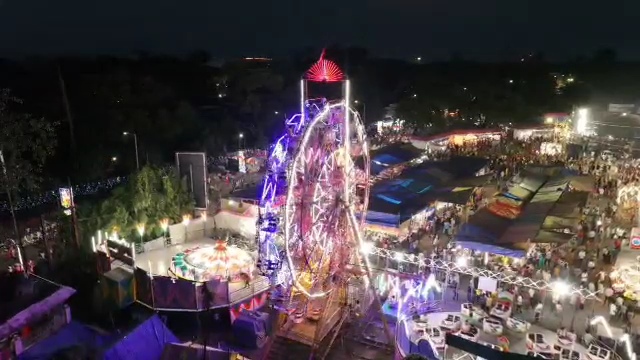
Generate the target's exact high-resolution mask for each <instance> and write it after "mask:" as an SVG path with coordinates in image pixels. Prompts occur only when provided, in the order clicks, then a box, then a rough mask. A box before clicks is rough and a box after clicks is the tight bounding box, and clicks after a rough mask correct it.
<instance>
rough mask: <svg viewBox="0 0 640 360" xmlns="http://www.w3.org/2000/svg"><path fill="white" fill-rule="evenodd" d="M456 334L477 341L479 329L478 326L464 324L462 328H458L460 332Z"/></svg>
mask: <svg viewBox="0 0 640 360" xmlns="http://www.w3.org/2000/svg"><path fill="white" fill-rule="evenodd" d="M465 327H466V329H465ZM458 336H460V337H461V338H463V339H466V340H469V341H474V342H475V341H478V336H480V330H478V328H477V327H475V326H473V325H470V324H466V325H465V326H463V327H462V330H460V332H459V333H458Z"/></svg>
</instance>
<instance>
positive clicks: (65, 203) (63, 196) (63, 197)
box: [58, 188, 73, 215]
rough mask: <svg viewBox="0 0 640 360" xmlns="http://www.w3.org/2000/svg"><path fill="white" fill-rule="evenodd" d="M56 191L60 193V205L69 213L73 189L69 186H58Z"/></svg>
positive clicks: (71, 205)
mask: <svg viewBox="0 0 640 360" xmlns="http://www.w3.org/2000/svg"><path fill="white" fill-rule="evenodd" d="M58 193H59V194H60V206H62V209H63V210H64V213H65V214H67V215H71V208H72V207H73V190H72V189H71V188H60V189H59V190H58Z"/></svg>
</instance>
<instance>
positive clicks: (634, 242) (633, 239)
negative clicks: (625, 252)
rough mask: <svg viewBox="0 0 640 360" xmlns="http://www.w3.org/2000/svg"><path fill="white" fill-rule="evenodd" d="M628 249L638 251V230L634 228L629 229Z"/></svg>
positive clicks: (639, 244) (639, 245) (639, 241)
mask: <svg viewBox="0 0 640 360" xmlns="http://www.w3.org/2000/svg"><path fill="white" fill-rule="evenodd" d="M629 247H630V248H631V249H632V250H639V249H640V228H637V227H634V228H632V229H631V236H630V239H629Z"/></svg>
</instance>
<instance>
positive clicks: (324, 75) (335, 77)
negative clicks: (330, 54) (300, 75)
mask: <svg viewBox="0 0 640 360" xmlns="http://www.w3.org/2000/svg"><path fill="white" fill-rule="evenodd" d="M305 78H306V79H307V80H309V81H317V82H336V81H342V80H344V73H343V72H342V70H340V68H339V67H338V65H336V63H334V62H333V61H331V60H327V59H325V58H324V50H322V54H321V55H320V59H318V61H317V62H316V63H315V64H313V65H312V66H311V67H310V68H309V70H307V74H306V76H305Z"/></svg>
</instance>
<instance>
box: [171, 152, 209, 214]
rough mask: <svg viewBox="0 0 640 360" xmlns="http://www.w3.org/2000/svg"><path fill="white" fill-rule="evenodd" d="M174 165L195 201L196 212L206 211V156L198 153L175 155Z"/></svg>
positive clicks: (207, 197)
mask: <svg viewBox="0 0 640 360" xmlns="http://www.w3.org/2000/svg"><path fill="white" fill-rule="evenodd" d="M176 165H177V166H178V174H179V175H180V179H182V180H184V181H186V185H187V190H188V191H189V193H190V194H191V196H192V197H193V200H194V201H195V208H196V209H197V210H207V205H208V203H209V194H208V190H209V185H208V184H207V156H206V154H205V153H203V152H199V153H186V152H179V153H176Z"/></svg>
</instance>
